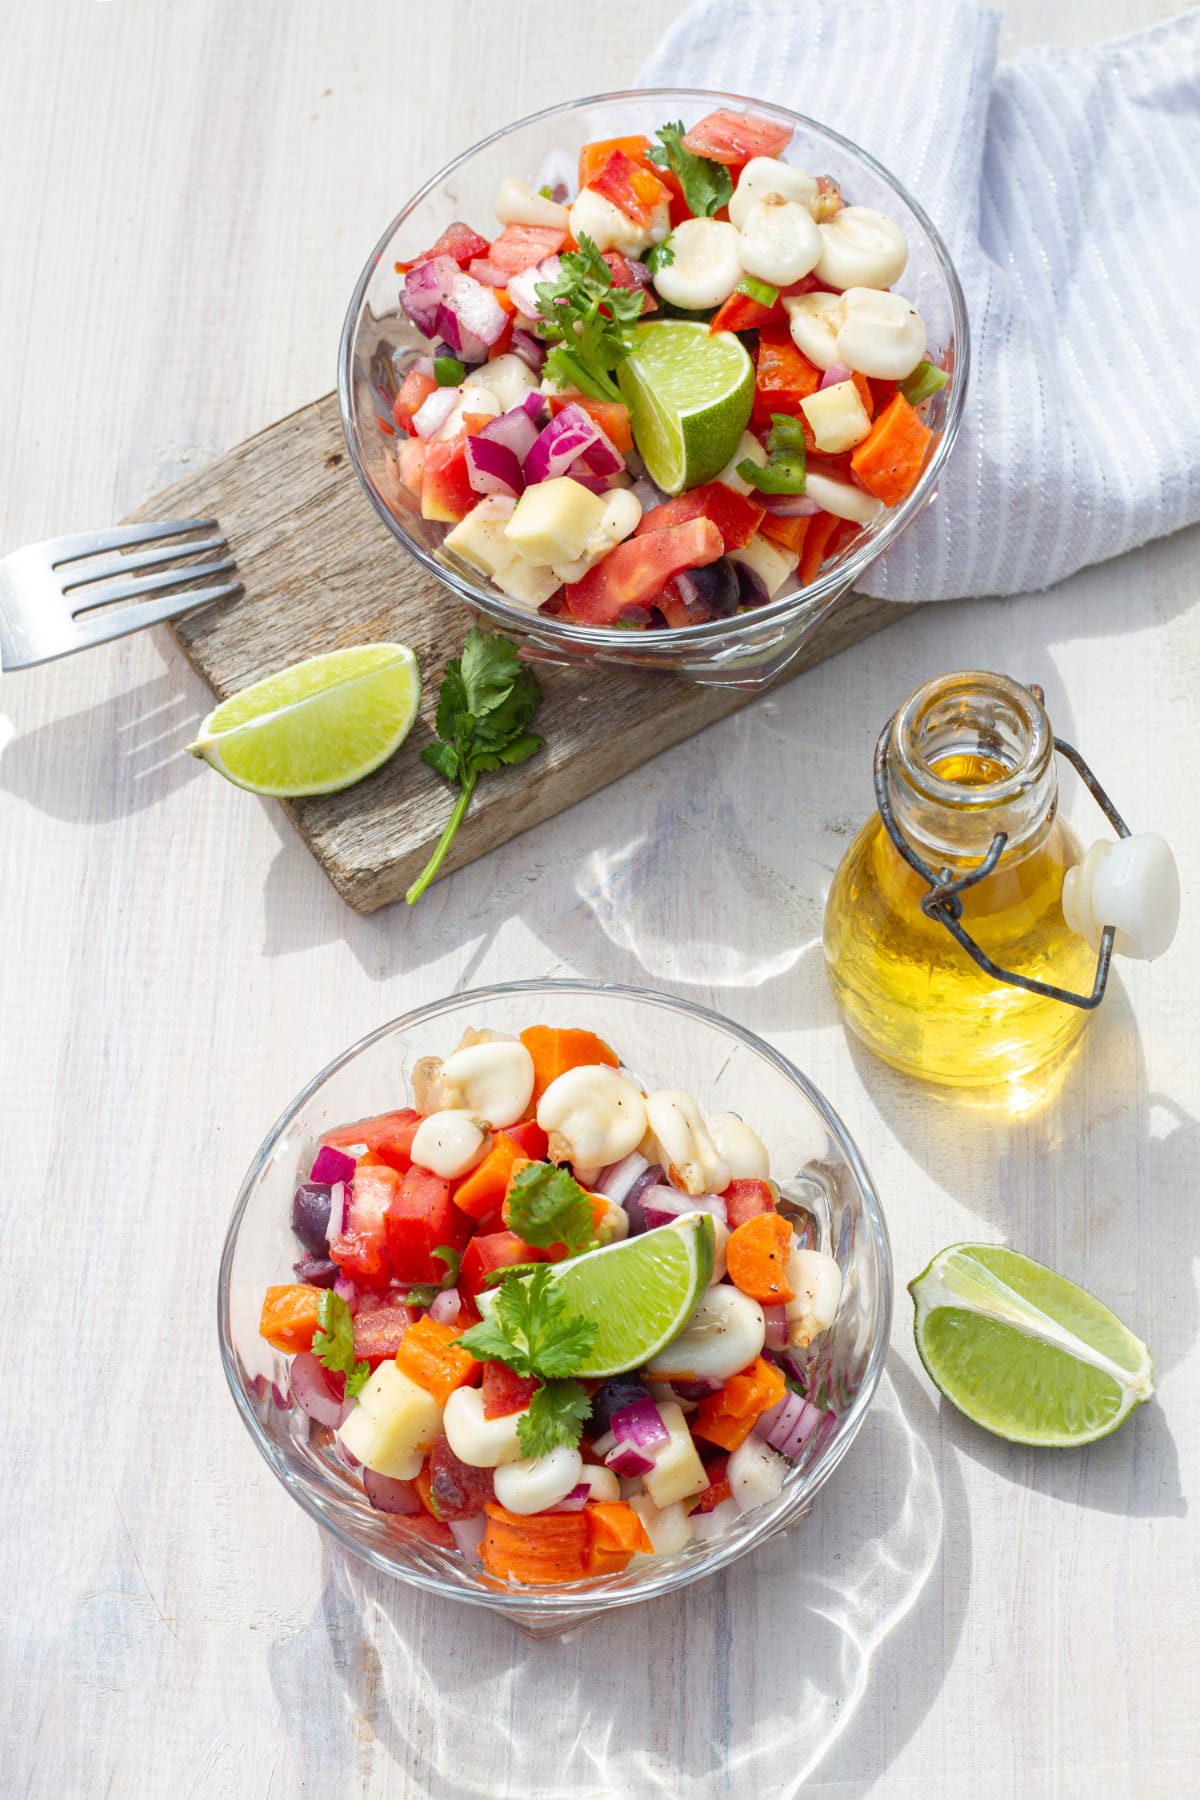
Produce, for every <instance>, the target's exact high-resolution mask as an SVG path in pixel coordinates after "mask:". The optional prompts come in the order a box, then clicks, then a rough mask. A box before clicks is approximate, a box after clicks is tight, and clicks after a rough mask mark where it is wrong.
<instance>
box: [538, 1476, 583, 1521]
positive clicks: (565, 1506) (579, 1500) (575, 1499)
mask: <svg viewBox="0 0 1200 1800" xmlns="http://www.w3.org/2000/svg"><path fill="white" fill-rule="evenodd" d="M591 1493H592V1484H591V1482H590V1481H581V1482H580V1483H579V1485H578V1486H577V1487H573V1488H572V1489H571V1491H570V1493H569V1494H564V1496H563V1498H562V1499H561V1500H560V1501H559V1502H558V1504H557V1506H547V1507H545V1508H544V1509H543V1510H544V1511H546V1512H548V1513H567V1512H582V1511H583V1509H584V1507H585V1506H586V1505H587V1503H588V1501H589V1499H590V1498H591Z"/></svg>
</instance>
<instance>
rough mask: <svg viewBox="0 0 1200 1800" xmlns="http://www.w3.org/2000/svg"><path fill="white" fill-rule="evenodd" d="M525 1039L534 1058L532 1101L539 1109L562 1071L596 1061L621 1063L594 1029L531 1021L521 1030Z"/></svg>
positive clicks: (532, 1104) (614, 1065)
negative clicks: (584, 1029) (531, 1022)
mask: <svg viewBox="0 0 1200 1800" xmlns="http://www.w3.org/2000/svg"><path fill="white" fill-rule="evenodd" d="M521 1042H522V1043H523V1044H524V1046H525V1048H526V1049H527V1050H528V1052H529V1054H530V1056H532V1058H533V1099H532V1100H531V1101H530V1105H531V1106H532V1107H533V1108H534V1109H535V1110H536V1108H537V1104H538V1101H539V1100H540V1099H541V1097H542V1095H543V1094H544V1093H545V1091H546V1089H547V1088H548V1087H549V1086H550V1083H551V1082H552V1081H557V1080H558V1077H559V1076H560V1075H565V1074H566V1072H567V1070H568V1069H581V1068H585V1067H587V1066H589V1065H591V1064H594V1063H603V1064H604V1065H605V1066H606V1067H607V1068H610V1069H616V1068H618V1067H619V1066H620V1060H621V1059H620V1057H619V1056H618V1055H617V1053H616V1051H615V1050H611V1049H610V1048H609V1046H608V1045H607V1044H606V1043H605V1042H604V1039H603V1038H600V1037H597V1036H596V1034H595V1032H594V1031H580V1030H577V1029H573V1028H569V1027H556V1026H553V1025H527V1026H526V1028H525V1030H524V1031H523V1032H522V1033H521Z"/></svg>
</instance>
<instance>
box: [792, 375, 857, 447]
mask: <svg viewBox="0 0 1200 1800" xmlns="http://www.w3.org/2000/svg"><path fill="white" fill-rule="evenodd" d="M800 410H801V412H802V413H803V414H804V416H805V418H806V419H807V420H808V422H809V424H810V425H811V426H812V434H813V441H814V442H815V444H816V446H817V449H818V450H820V451H822V452H823V453H824V454H825V455H826V456H836V455H838V454H839V452H840V451H842V450H853V448H854V446H855V444H861V443H862V441H863V439H864V438H865V437H866V435H867V433H868V432H869V431H870V429H871V420H870V416H869V414H868V412H867V409H866V407H865V406H864V405H863V403H862V395H861V394H860V393H859V391H858V389H857V388H856V387H855V385H854V383H853V382H852V381H834V382H831V383H830V385H829V386H828V387H826V388H818V390H817V392H816V393H815V394H808V395H807V396H806V397H805V398H804V399H803V400H802V401H801V402H800Z"/></svg>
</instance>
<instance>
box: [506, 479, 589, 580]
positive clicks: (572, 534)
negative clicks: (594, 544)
mask: <svg viewBox="0 0 1200 1800" xmlns="http://www.w3.org/2000/svg"><path fill="white" fill-rule="evenodd" d="M603 517H604V501H603V500H602V499H601V498H600V495H599V494H593V493H592V492H591V491H590V490H589V489H588V488H585V487H584V486H582V484H581V483H580V482H578V481H572V479H571V477H570V476H569V475H556V476H555V477H554V479H553V480H552V481H538V482H535V483H534V484H533V486H532V487H527V488H526V489H525V492H524V493H523V494H522V495H521V498H520V499H519V500H518V501H517V504H516V507H515V509H514V511H513V515H512V518H511V519H510V520H509V521H508V524H507V526H506V527H505V531H506V535H507V537H508V541H509V543H510V544H511V545H512V547H513V548H514V549H515V550H516V551H518V552H519V554H520V555H521V556H523V557H524V558H525V560H526V562H531V563H534V564H536V565H540V566H541V567H547V566H549V565H550V564H551V563H563V562H573V561H574V559H575V558H576V557H577V556H582V555H583V552H584V548H585V546H586V544H587V541H588V538H589V537H590V536H591V534H592V532H593V531H595V530H596V529H597V528H598V527H599V524H600V521H601V520H602V519H603ZM557 585H558V584H557V582H556V583H555V586H557Z"/></svg>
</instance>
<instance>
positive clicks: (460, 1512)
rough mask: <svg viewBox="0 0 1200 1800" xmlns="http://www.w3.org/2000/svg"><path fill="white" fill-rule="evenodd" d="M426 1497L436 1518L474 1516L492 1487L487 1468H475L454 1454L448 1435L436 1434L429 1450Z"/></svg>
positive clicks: (491, 1494)
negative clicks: (446, 1436) (427, 1492)
mask: <svg viewBox="0 0 1200 1800" xmlns="http://www.w3.org/2000/svg"><path fill="white" fill-rule="evenodd" d="M428 1469H429V1498H430V1500H431V1501H432V1503H433V1506H434V1508H435V1509H436V1515H437V1517H438V1518H439V1519H473V1518H474V1517H475V1516H476V1514H477V1513H481V1512H482V1511H483V1509H484V1507H485V1506H486V1505H487V1503H488V1501H489V1500H494V1499H495V1497H496V1495H495V1488H494V1486H493V1481H492V1471H491V1470H490V1469H476V1468H473V1467H472V1465H471V1464H470V1463H465V1462H463V1461H462V1460H461V1458H460V1457H457V1456H456V1455H455V1454H454V1452H453V1450H452V1449H451V1448H450V1444H449V1441H448V1439H447V1438H445V1437H439V1438H435V1440H434V1445H433V1449H432V1450H431V1451H430V1452H429V1463H428Z"/></svg>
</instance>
